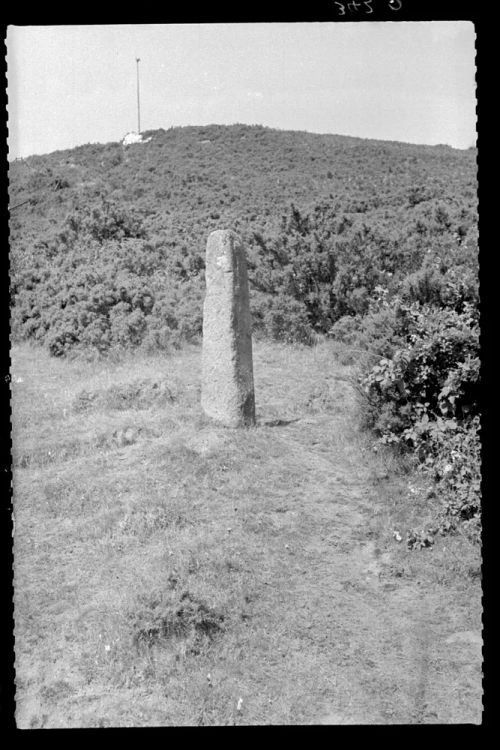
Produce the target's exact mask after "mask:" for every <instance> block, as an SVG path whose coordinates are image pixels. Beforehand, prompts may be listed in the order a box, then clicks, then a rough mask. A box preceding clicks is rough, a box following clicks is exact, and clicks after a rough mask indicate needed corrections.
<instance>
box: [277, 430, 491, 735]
mask: <svg viewBox="0 0 500 750" xmlns="http://www.w3.org/2000/svg"><path fill="white" fill-rule="evenodd" d="M341 427H342V426H341ZM325 434H331V435H335V434H337V435H339V434H341V433H340V432H339V425H338V424H336V420H335V417H334V416H332V417H331V418H330V419H324V418H318V419H317V420H308V421H307V424H304V422H303V421H300V422H299V423H297V424H294V425H290V426H289V427H287V428H286V429H285V428H281V434H280V438H279V439H281V440H285V441H286V443H287V448H288V450H290V451H293V453H294V455H295V456H296V459H297V461H298V462H300V465H301V466H302V468H303V471H304V473H305V474H306V475H307V476H308V477H309V481H308V497H307V512H304V508H302V509H301V510H298V511H297V515H298V517H297V524H296V526H295V527H294V528H293V531H292V530H290V532H291V533H289V535H288V538H289V540H290V543H289V547H290V550H292V551H291V553H290V563H289V564H288V565H286V566H285V567H284V569H283V576H282V578H281V580H276V581H275V582H274V583H275V586H276V588H277V589H278V590H279V596H280V599H288V600H289V599H290V598H291V599H293V600H295V601H296V602H297V605H298V607H299V610H300V616H299V627H303V628H304V629H307V632H308V637H309V640H310V643H311V644H312V646H313V649H316V652H317V658H318V662H319V663H318V672H319V673H324V672H325V670H327V669H330V680H331V690H330V691H328V693H327V694H325V697H324V701H323V702H322V703H319V705H318V706H317V710H316V712H315V715H314V718H312V717H309V720H310V721H311V720H312V723H325V724H344V723H348V724H352V723H361V724H365V723H375V724H377V723H433V722H450V721H451V722H453V721H456V722H461V721H465V722H467V721H477V720H478V718H479V717H478V713H477V710H478V706H477V703H476V705H475V706H474V705H471V704H470V703H469V700H468V699H469V698H470V697H471V695H470V690H471V688H472V687H473V683H472V681H471V682H470V684H468V681H467V675H466V674H464V675H462V677H463V679H462V680H461V682H462V684H461V685H460V684H457V679H456V676H455V679H453V680H451V682H450V668H451V669H453V666H455V663H454V659H455V658H456V653H454V651H455V649H454V648H453V643H454V642H455V641H454V638H453V636H454V634H455V638H456V632H455V628H456V625H455V623H454V622H453V620H452V618H450V617H449V613H448V611H447V607H446V599H447V596H446V594H445V595H444V596H443V591H442V590H441V589H442V587H436V586H429V585H428V581H425V580H419V579H416V580H415V578H413V577H410V576H408V575H405V565H404V562H402V558H404V557H405V553H404V551H403V550H401V552H402V554H400V550H399V549H395V547H396V548H397V545H396V544H395V542H391V541H390V540H389V539H388V531H389V530H388V528H387V527H386V526H385V525H384V512H383V509H384V492H387V491H388V485H387V482H385V483H384V482H380V481H379V482H378V486H377V480H376V478H375V476H374V470H373V461H372V460H370V461H368V462H367V459H366V455H363V454H362V453H361V452H360V451H353V448H352V444H351V443H346V442H343V441H342V439H340V440H338V441H336V445H335V451H334V452H333V451H332V450H330V451H329V450H328V446H325V444H324V442H323V439H324V435H325ZM315 445H316V448H314V447H312V446H315ZM320 446H321V447H320ZM332 453H333V455H334V458H332V457H329V454H330V455H331V454H332ZM374 480H375V481H374ZM402 489H403V485H401V486H400V487H399V491H400V492H401V491H402ZM391 490H392V491H394V487H392V488H391ZM414 554H418V553H414ZM422 554H426V552H423V553H422ZM427 554H432V553H427ZM426 584H427V585H426ZM459 639H460V638H459ZM461 642H462V644H463V646H464V651H465V652H466V653H463V652H462V654H461V655H460V657H459V663H457V664H456V667H459V664H460V661H463V662H465V663H467V662H468V663H469V669H470V670H471V671H472V672H473V665H474V661H476V660H477V656H478V650H480V648H481V646H480V643H481V639H480V633H479V632H476V631H466V632H464V633H462V636H461ZM313 649H312V650H311V653H312V652H313ZM470 676H471V675H470V674H469V677H470ZM309 708H310V707H309Z"/></svg>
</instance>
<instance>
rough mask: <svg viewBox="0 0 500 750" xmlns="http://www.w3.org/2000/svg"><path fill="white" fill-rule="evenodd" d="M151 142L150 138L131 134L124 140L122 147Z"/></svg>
mask: <svg viewBox="0 0 500 750" xmlns="http://www.w3.org/2000/svg"><path fill="white" fill-rule="evenodd" d="M150 140H151V137H149V138H143V137H142V135H141V134H140V133H135V132H133V131H132V132H130V133H127V135H126V136H125V137H124V138H122V146H131V145H132V144H133V143H148V142H149V141H150Z"/></svg>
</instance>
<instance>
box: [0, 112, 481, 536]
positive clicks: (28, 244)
mask: <svg viewBox="0 0 500 750" xmlns="http://www.w3.org/2000/svg"><path fill="white" fill-rule="evenodd" d="M144 137H145V138H149V139H150V140H149V141H148V142H147V143H143V144H136V145H131V146H127V147H124V146H122V145H121V144H120V143H109V144H105V145H99V144H92V145H91V144H89V145H85V146H81V147H78V148H75V149H71V150H67V151H58V152H54V153H52V154H48V155H44V156H32V157H30V158H27V159H24V160H17V161H15V162H12V163H11V165H10V170H9V180H10V200H11V222H10V251H11V252H10V258H11V302H12V335H13V339H14V340H29V341H32V342H35V343H38V344H40V345H43V346H44V347H46V348H48V350H49V351H50V353H51V354H52V355H54V356H58V357H61V356H63V357H64V356H73V355H77V356H82V355H84V356H88V355H91V356H103V355H106V354H107V353H109V352H114V351H116V350H128V349H131V348H143V349H144V350H146V351H149V352H151V351H161V350H167V351H168V350H169V349H171V348H173V347H179V346H180V345H181V344H182V343H183V342H185V341H189V340H195V341H196V340H197V339H199V337H200V335H201V327H202V301H203V294H204V250H205V243H206V238H207V236H208V234H209V232H210V231H211V230H213V229H216V228H221V227H227V228H232V229H234V230H235V231H237V232H238V233H239V234H240V235H241V236H242V239H243V241H244V244H245V247H246V249H247V254H248V264H249V277H250V288H251V305H252V314H253V320H254V335H255V336H256V337H261V338H264V339H271V340H278V341H282V342H288V343H291V344H299V345H306V346H308V345H311V344H313V343H314V342H317V341H318V339H319V338H321V337H331V338H334V339H335V340H337V341H338V342H340V343H342V344H343V345H344V346H345V350H344V351H345V357H347V358H350V359H351V361H352V362H356V363H357V364H358V366H359V368H358V369H359V378H358V393H359V396H360V399H361V400H362V411H363V415H364V422H365V425H366V427H368V428H370V429H371V430H373V431H374V433H375V435H376V436H377V439H378V440H379V441H380V442H382V443H385V444H387V445H390V446H393V448H394V449H395V450H396V451H399V452H401V453H402V454H404V455H406V456H408V457H411V459H412V460H413V459H414V460H415V461H416V463H417V464H418V466H419V470H421V471H422V472H423V474H424V476H425V477H426V478H427V480H428V489H427V492H428V493H429V497H430V498H432V497H435V498H438V500H437V504H436V507H439V511H437V512H436V523H435V525H434V527H432V528H428V529H425V530H422V532H421V533H415V534H414V535H413V536H412V537H411V539H410V540H409V543H410V544H411V545H413V546H415V547H419V546H429V545H431V544H432V540H433V536H434V535H435V534H436V533H438V532H441V533H448V532H453V531H456V532H460V533H463V534H465V535H466V536H467V537H468V538H469V539H471V540H472V541H475V542H479V539H480V439H479V432H480V414H479V396H478V387H479V380H480V360H479V313H478V304H479V292H478V228H477V227H478V217H477V185H476V151H475V149H468V150H465V151H457V150H454V149H452V148H450V147H448V146H444V145H440V146H432V147H431V146H417V145H410V144H404V143H396V142H383V141H370V140H363V139H358V138H350V137H344V136H335V135H316V134H310V133H301V132H287V131H278V130H273V129H269V128H265V127H261V126H247V125H233V126H217V125H213V126H206V127H183V128H170V129H169V130H157V131H150V132H146V133H144Z"/></svg>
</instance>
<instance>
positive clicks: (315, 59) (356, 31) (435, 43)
mask: <svg viewBox="0 0 500 750" xmlns="http://www.w3.org/2000/svg"><path fill="white" fill-rule="evenodd" d="M474 43H475V32H474V26H473V24H472V23H470V22H467V21H463V22H457V21H447V22H438V21H432V22H422V23H402V22H400V23H347V24H345V23H343V24H339V23H338V24H335V23H262V24H200V25H198V24H196V25H194V24H193V25H112V26H26V27H19V26H10V27H9V28H8V32H7V65H8V110H9V158H15V157H18V156H28V155H30V154H35V153H37V154H38V153H48V152H51V151H55V150H57V149H65V148H71V147H73V146H77V145H81V144H84V143H94V142H98V143H107V142H109V141H118V140H120V139H121V138H123V136H124V135H125V134H126V133H127V132H129V131H133V130H137V99H136V67H137V66H136V57H139V58H140V60H141V61H140V64H139V73H140V91H141V130H150V129H156V128H165V129H166V128H169V127H170V126H172V125H174V126H176V125H203V124H210V123H219V124H231V123H236V122H240V123H247V124H261V125H267V126H270V127H276V128H281V129H287V130H288V129H289V130H307V131H310V132H315V133H337V134H342V135H353V136H360V137H363V138H380V139H384V140H398V141H405V142H410V143H427V144H435V143H447V144H449V145H451V146H454V147H456V148H468V147H469V146H473V145H475V139H476V134H475V131H476V113H475V77H474V76H475V64H474V57H475V49H474Z"/></svg>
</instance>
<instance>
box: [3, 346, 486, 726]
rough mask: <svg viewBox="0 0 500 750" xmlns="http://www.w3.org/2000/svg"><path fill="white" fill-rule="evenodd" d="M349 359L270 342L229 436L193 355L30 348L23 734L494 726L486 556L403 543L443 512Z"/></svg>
mask: <svg viewBox="0 0 500 750" xmlns="http://www.w3.org/2000/svg"><path fill="white" fill-rule="evenodd" d="M341 354H342V353H341V352H340V351H339V350H338V349H336V348H335V345H334V344H333V343H328V342H326V343H323V344H319V345H318V346H316V347H315V348H313V349H306V348H300V347H293V348H292V347H287V346H284V345H283V346H281V345H272V346H271V345H268V344H264V343H257V344H256V345H255V346H254V367H255V385H256V404H257V414H258V424H257V426H256V427H254V428H250V429H243V430H230V429H224V428H219V427H217V426H214V425H213V424H211V423H210V422H209V420H208V419H207V418H205V417H204V416H203V414H202V412H201V409H200V406H199V395H200V393H199V381H200V360H201V357H200V349H199V348H197V347H194V346H193V347H186V348H184V349H183V350H182V351H180V352H178V353H175V354H172V355H171V356H168V357H159V356H155V357H149V358H147V357H144V356H143V355H142V356H141V357H139V356H130V357H129V358H128V359H126V360H121V361H114V362H113V361H108V362H107V363H102V362H101V363H85V362H78V361H74V362H68V361H62V360H57V359H51V358H49V357H48V356H47V355H46V354H45V353H43V352H41V351H40V350H37V349H35V348H30V347H29V346H26V345H23V346H16V347H14V348H13V351H12V373H11V375H12V391H13V393H12V408H13V435H12V437H13V464H14V470H13V471H14V482H13V487H14V500H13V504H14V519H15V534H14V555H15V582H14V584H15V628H16V630H15V636H16V643H15V648H16V673H17V679H16V690H17V694H16V702H17V724H18V726H19V727H32V728H40V727H108V726H117V727H126V726H169V725H177V726H178V725H232V724H242V725H245V724H247V725H251V724H367V723H368V724H393V723H410V724H412V723H415V724H416V723H464V722H465V723H469V722H471V723H479V722H480V721H481V710H482V709H481V661H482V657H481V643H482V640H481V584H480V577H479V571H480V559H479V553H478V551H477V550H476V549H475V548H473V547H472V546H471V545H470V543H469V542H468V541H467V540H466V539H464V538H463V537H461V536H460V535H458V536H455V537H442V538H439V539H438V541H437V542H436V544H435V545H434V547H433V548H431V549H423V550H420V551H410V550H409V549H408V548H407V547H406V545H405V543H404V539H405V532H406V530H407V529H409V528H412V527H414V526H415V525H418V526H420V527H422V526H423V525H424V524H425V523H426V521H428V520H429V519H430V518H431V517H432V514H433V513H434V511H435V509H434V508H432V507H430V506H428V505H426V504H425V503H424V501H423V500H422V499H421V497H422V495H421V493H419V491H418V486H419V482H420V481H421V480H420V479H419V477H418V476H415V475H413V474H411V473H409V472H408V470H407V471H406V473H405V471H404V466H403V465H402V463H401V462H400V461H397V460H395V459H394V458H393V457H391V455H390V454H389V453H383V452H381V451H378V452H375V451H374V450H373V449H372V444H371V442H370V437H369V436H368V435H366V434H363V433H362V432H360V430H359V427H358V421H359V420H358V417H359V411H358V409H359V407H358V404H357V401H356V394H355V389H354V388H353V386H352V384H351V378H352V376H353V373H354V365H353V364H342V362H348V361H349V360H348V359H346V358H345V357H344V358H343V357H342V356H340V355H341ZM426 502H427V503H429V502H430V501H429V500H428V501H426ZM434 502H436V501H434ZM395 532H399V534H400V535H401V537H402V538H403V541H402V542H398V541H397V539H396V538H395Z"/></svg>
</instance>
